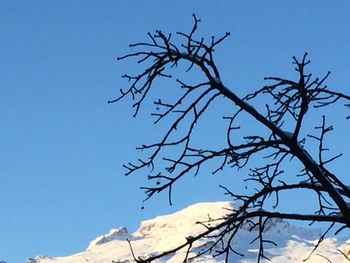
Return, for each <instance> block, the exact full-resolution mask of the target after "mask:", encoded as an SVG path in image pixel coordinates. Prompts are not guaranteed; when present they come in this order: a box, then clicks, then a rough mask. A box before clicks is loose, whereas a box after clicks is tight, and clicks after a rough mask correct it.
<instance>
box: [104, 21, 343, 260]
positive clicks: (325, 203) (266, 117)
mask: <svg viewBox="0 0 350 263" xmlns="http://www.w3.org/2000/svg"><path fill="white" fill-rule="evenodd" d="M193 17H194V24H193V27H192V30H191V31H190V33H189V34H185V33H182V32H178V33H176V37H175V38H176V39H175V40H173V38H174V37H173V35H172V34H164V33H163V32H161V31H156V32H155V34H150V33H149V34H148V37H149V42H144V43H137V44H132V45H130V47H132V48H133V49H134V50H136V51H133V52H132V53H130V54H127V55H125V56H122V57H120V58H118V59H129V58H136V59H137V60H138V61H137V62H138V63H139V64H141V65H145V66H144V68H143V70H142V71H141V72H140V73H139V74H137V75H135V76H131V75H124V76H123V77H124V78H125V79H127V80H128V81H129V83H130V84H129V88H128V89H126V90H123V89H122V90H120V92H121V95H120V96H119V97H118V98H117V99H115V100H112V101H110V103H113V102H117V101H119V100H120V99H123V98H125V97H127V96H131V98H132V100H133V107H134V109H135V113H134V115H135V116H136V115H137V113H138V112H139V110H140V108H141V105H142V104H143V103H144V102H145V101H146V100H147V98H148V96H149V93H150V91H151V90H152V89H154V88H156V87H155V86H156V85H155V82H156V80H157V79H158V78H167V79H172V78H173V77H172V75H171V74H170V73H171V72H174V71H175V72H176V70H179V68H183V67H184V66H185V67H186V68H187V70H186V74H191V73H192V74H195V75H196V77H197V76H199V74H201V77H200V78H196V79H200V80H201V81H199V82H198V83H191V84H188V83H185V81H183V80H180V79H176V82H177V83H178V86H179V88H178V90H177V91H176V92H177V93H176V94H178V95H177V98H176V100H175V101H174V100H173V99H174V98H168V99H169V100H173V101H172V102H166V101H165V100H166V99H165V98H159V99H157V100H155V101H154V105H155V109H156V111H155V113H153V114H152V115H153V116H154V117H155V123H159V122H160V121H162V120H163V119H169V120H171V122H170V126H169V128H168V130H166V132H165V133H164V134H163V136H162V137H161V138H160V140H159V141H158V142H156V143H153V144H149V145H142V146H141V147H140V148H139V149H140V150H143V151H146V152H147V153H148V155H147V157H146V158H144V159H141V158H140V159H138V160H137V161H136V162H134V163H131V162H130V163H128V164H127V165H125V168H126V175H129V174H132V173H135V172H142V173H146V174H147V176H148V177H147V178H148V180H149V181H150V185H149V186H146V187H141V188H142V189H144V190H145V193H146V200H147V199H149V198H151V197H152V196H154V195H155V194H157V193H160V192H162V191H168V193H169V202H170V204H171V196H172V193H171V191H172V187H173V185H174V184H175V183H176V182H177V181H178V180H179V179H180V178H182V177H184V176H186V175H188V174H191V175H196V174H198V173H200V172H202V170H201V168H202V167H203V166H204V164H207V163H209V162H212V163H213V164H215V168H214V169H213V170H212V171H211V172H212V173H217V172H219V171H222V170H223V169H224V168H236V169H237V170H244V171H247V173H246V174H245V180H247V181H251V182H253V184H254V185H255V187H254V189H252V190H251V191H250V194H246V193H244V194H243V193H237V192H235V191H232V190H231V189H230V187H229V186H221V187H222V188H223V189H224V191H225V193H226V194H228V195H230V196H232V199H233V200H234V201H235V202H236V203H237V204H239V205H238V207H237V208H235V209H234V210H232V211H230V212H229V213H228V214H227V216H226V217H225V218H223V219H222V220H221V221H220V222H219V223H218V224H216V225H209V224H207V223H205V222H202V224H203V225H205V226H206V231H205V232H203V233H201V234H200V235H197V236H194V237H191V238H188V239H187V241H186V242H185V243H184V244H182V245H180V246H179V247H177V248H175V249H173V250H170V251H164V253H160V254H158V255H152V256H150V257H149V258H146V259H145V258H143V259H142V258H137V257H136V256H135V260H136V261H137V262H151V261H153V260H155V259H158V258H161V257H164V256H165V255H169V254H171V253H174V252H176V251H177V250H179V249H182V248H186V247H187V248H188V250H190V248H191V247H192V245H193V243H194V242H195V241H197V240H199V239H202V238H208V237H211V238H214V240H215V242H214V243H213V245H211V246H210V247H209V248H206V249H205V250H204V251H201V252H200V253H198V255H197V256H201V255H203V254H204V253H209V252H210V253H212V254H213V255H214V256H218V255H224V256H225V258H226V261H228V258H229V255H230V253H239V252H238V251H235V250H234V249H233V247H232V245H231V241H232V240H233V239H234V238H235V236H236V234H237V232H238V231H239V229H240V228H241V227H242V226H243V225H244V224H246V223H247V222H250V223H251V225H252V227H251V229H257V230H258V231H257V237H256V241H258V242H259V244H260V245H259V252H258V259H257V261H258V262H260V261H261V260H262V259H264V258H266V256H265V254H264V245H265V244H266V243H273V240H266V239H265V238H264V230H265V228H266V225H267V224H266V222H267V221H268V220H269V219H270V218H281V219H293V220H302V221H309V222H326V223H328V224H329V227H328V229H327V230H326V231H325V233H324V235H325V234H327V232H328V231H329V230H330V229H333V228H335V229H334V230H337V231H336V233H338V232H340V231H342V230H344V229H347V228H348V227H349V226H350V208H349V206H348V201H349V198H350V189H349V188H348V186H346V185H345V184H344V183H343V182H342V180H341V179H340V178H339V175H335V174H334V173H332V171H330V168H329V167H330V166H329V164H330V163H331V162H332V161H334V160H335V159H337V158H338V157H340V156H341V154H338V155H330V154H329V153H326V151H327V150H329V149H328V148H327V146H326V142H325V138H326V136H327V135H328V134H329V133H330V132H331V131H332V130H333V127H332V125H330V124H328V120H326V116H321V115H317V113H319V112H320V110H322V111H323V110H324V109H325V108H326V107H333V106H334V105H335V104H336V103H342V104H343V105H344V106H345V108H349V107H350V96H348V95H346V94H343V93H340V92H337V91H333V90H331V89H329V88H328V87H327V86H326V85H325V81H326V79H327V78H328V76H329V74H330V73H329V72H328V73H327V74H325V76H323V77H321V78H314V77H313V76H312V75H311V74H309V73H307V69H306V67H307V65H308V64H309V63H310V60H309V59H308V55H307V54H304V55H303V56H302V57H301V58H300V59H297V58H295V57H293V65H294V67H295V70H296V73H297V76H296V79H287V78H282V77H267V78H265V80H266V81H267V82H268V84H267V85H265V86H263V87H262V88H259V89H257V90H256V91H255V92H252V93H250V94H247V95H245V96H241V97H240V96H238V95H237V94H236V93H234V92H233V89H231V88H229V87H227V86H226V85H225V83H223V81H222V78H221V75H220V71H219V69H218V68H217V64H216V63H215V61H214V50H215V48H217V46H219V44H220V43H222V41H224V40H225V39H226V38H227V37H228V36H229V33H226V34H224V35H223V36H222V37H220V38H215V37H212V38H211V39H209V41H207V40H205V39H203V38H199V39H196V38H195V34H196V32H197V27H198V24H199V22H200V20H199V19H197V18H196V16H195V15H193ZM184 76H185V75H184ZM222 100H224V101H226V102H228V103H230V104H231V114H230V115H226V116H222V117H223V121H224V122H226V123H227V129H226V131H225V133H226V138H225V146H224V147H218V148H215V149H213V148H209V147H206V144H205V143H204V142H203V145H200V146H198V145H197V144H198V143H197V144H194V143H193V140H194V139H193V138H195V136H196V127H197V126H198V124H199V123H200V122H201V121H202V119H203V116H205V115H206V113H207V111H208V110H209V108H210V107H213V105H214V104H215V102H216V101H222ZM262 101H263V102H264V103H263V104H264V105H263V106H261V102H262ZM310 114H311V115H310ZM312 114H316V115H312ZM242 116H244V118H245V119H244V120H245V121H242V118H243V117H242ZM309 116H320V119H319V121H320V122H319V123H320V124H319V125H318V126H317V127H316V129H315V130H314V129H313V130H311V131H309V130H307V128H308V127H307V125H305V122H306V120H307V119H308V118H310V117H309ZM345 117H346V115H345V116H344V118H345ZM346 118H349V117H346ZM247 120H250V121H251V122H253V123H254V124H256V127H261V129H263V132H262V130H261V129H260V128H259V129H255V130H252V131H247V130H246V129H244V128H243V126H244V124H245V123H246V122H247ZM242 133H243V134H242ZM170 152H171V154H170ZM252 159H254V161H252ZM164 163H165V165H164ZM291 167H300V169H299V172H298V173H294V171H293V169H291ZM284 171H287V172H284ZM300 190H302V191H305V192H309V193H311V194H312V196H313V198H314V200H316V203H317V207H316V209H315V207H312V206H310V211H308V212H307V213H304V212H300V213H299V212H298V213H295V212H293V213H288V212H283V211H281V210H280V209H279V207H280V206H279V204H280V202H282V201H283V200H282V199H283V198H284V195H283V193H284V192H286V191H300ZM271 203H273V205H271ZM296 209H297V207H296ZM324 235H322V237H321V238H320V242H321V241H322V239H323V238H324ZM320 242H319V243H320ZM317 246H318V244H317V245H316V247H315V249H316V248H317ZM187 257H188V254H187Z"/></svg>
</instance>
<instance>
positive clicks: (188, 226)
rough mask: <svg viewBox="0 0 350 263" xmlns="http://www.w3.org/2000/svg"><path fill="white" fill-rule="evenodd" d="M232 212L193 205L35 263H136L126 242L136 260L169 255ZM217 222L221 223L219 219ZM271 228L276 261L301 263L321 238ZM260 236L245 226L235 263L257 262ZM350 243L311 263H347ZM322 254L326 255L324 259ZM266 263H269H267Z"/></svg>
mask: <svg viewBox="0 0 350 263" xmlns="http://www.w3.org/2000/svg"><path fill="white" fill-rule="evenodd" d="M232 209H233V204H232V203H230V202H215V203H214V202H213V203H199V204H195V205H191V206H189V207H187V208H185V209H183V210H181V211H179V212H176V213H173V214H170V215H164V216H158V217H156V218H154V219H150V220H146V221H143V222H141V224H140V227H139V229H138V230H137V231H136V232H135V233H133V234H129V233H128V231H127V229H126V228H125V227H122V228H117V229H112V230H110V231H109V233H107V234H105V235H102V236H99V237H97V238H96V239H94V240H93V241H91V242H90V244H89V246H88V248H87V250H86V251H84V252H81V253H77V254H75V255H72V256H68V257H55V258H50V257H44V256H40V257H35V259H31V260H32V261H30V263H51V262H53V261H54V262H56V263H80V262H94V263H107V262H108V263H111V262H112V260H114V262H123V263H127V262H134V260H133V257H132V254H131V250H130V246H129V244H128V242H127V241H126V239H128V240H129V241H130V242H131V246H132V248H133V251H134V253H135V255H136V256H137V257H139V256H141V257H147V256H150V255H154V254H159V253H161V252H163V251H165V250H169V249H172V248H175V247H177V246H179V245H181V244H182V243H184V242H185V241H186V238H189V237H190V236H195V235H196V234H199V233H201V232H203V231H204V230H205V227H204V226H203V225H201V224H197V222H206V221H207V222H208V221H210V223H212V224H218V223H219V222H220V219H222V217H224V216H225V215H226V214H228V213H230V211H231V210H232ZM215 219H218V220H215ZM267 226H268V227H267V229H266V230H265V232H264V235H266V238H267V239H269V240H274V241H276V243H277V244H278V246H272V245H269V246H266V248H265V253H266V255H267V256H268V257H269V258H270V259H271V262H273V263H278V262H285V263H292V262H302V260H303V259H305V258H306V257H307V256H308V255H309V253H310V252H311V251H312V249H313V248H314V246H315V244H316V243H317V240H318V238H319V237H320V235H321V231H320V230H319V229H309V228H308V229H305V228H301V227H296V226H293V225H291V224H289V223H288V222H286V221H283V220H281V219H270V220H269V222H267ZM254 237H256V230H254V229H252V228H251V226H249V224H246V225H245V226H243V227H242V229H241V230H240V232H239V233H238V234H237V236H236V238H235V239H234V240H233V243H232V246H233V249H235V250H236V251H239V252H240V253H243V254H244V257H239V256H237V255H233V256H232V258H230V262H241V263H253V262H254V263H255V262H256V255H257V251H258V247H259V244H258V243H257V242H253V243H251V241H252V240H253V239H254ZM211 242H213V241H212V240H210V239H204V240H200V241H196V243H195V244H194V245H193V248H192V250H191V252H190V256H192V255H195V253H196V252H197V251H199V250H200V249H201V248H203V247H206V246H208V245H210V244H212V243H211ZM349 248H350V242H349V243H348V241H345V240H338V239H336V238H325V239H324V241H323V242H322V243H321V245H320V246H319V248H318V250H317V253H314V254H313V256H311V258H310V260H309V261H308V262H309V263H316V262H317V263H318V262H320V263H321V262H328V261H327V260H326V259H325V258H324V257H327V258H328V259H330V260H331V261H332V262H346V261H345V257H344V255H342V254H341V253H340V252H339V249H340V250H342V251H343V252H344V253H348V251H350V249H349ZM185 254H186V249H183V250H181V251H178V252H177V253H174V254H173V255H170V256H167V257H164V258H162V259H160V260H158V261H156V262H157V263H163V262H164V263H165V262H166V263H178V262H182V261H183V259H184V257H185ZM320 255H321V256H320ZM191 262H203V263H217V262H220V263H222V262H224V260H223V259H222V258H220V257H219V258H214V257H212V256H211V255H205V256H202V257H201V258H197V259H194V260H193V261H191ZM263 262H265V261H263Z"/></svg>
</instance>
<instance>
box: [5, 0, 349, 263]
mask: <svg viewBox="0 0 350 263" xmlns="http://www.w3.org/2000/svg"><path fill="white" fill-rule="evenodd" d="M193 12H195V13H196V14H197V16H198V17H200V18H201V19H202V23H201V25H200V33H202V34H203V35H206V36H211V35H220V34H222V33H224V32H226V31H229V32H231V34H232V35H231V37H230V38H229V39H228V40H227V41H226V42H225V43H224V44H223V45H222V49H221V50H219V51H218V54H217V61H218V65H219V67H220V68H221V71H222V73H223V81H225V83H227V85H228V86H232V87H235V88H236V89H237V90H236V92H237V93H239V94H245V92H246V91H249V90H253V89H254V88H256V87H259V86H261V85H262V84H263V77H264V76H267V75H281V74H282V75H283V73H285V74H291V72H292V67H291V63H290V62H291V57H292V56H293V55H296V56H301V55H302V54H303V53H304V52H305V51H308V52H309V54H310V58H311V59H312V62H313V64H312V65H311V68H312V71H313V72H314V73H315V74H320V75H321V74H323V73H325V72H327V71H328V70H331V71H332V72H333V74H332V76H331V78H330V80H329V81H328V84H329V86H332V87H333V86H334V87H335V89H337V90H339V91H344V92H346V91H347V90H348V87H350V77H349V69H350V54H349V43H350V31H349V25H350V16H349V13H350V2H349V1H345V0H344V1H341V0H338V1H330V0H329V1H325V0H322V1H320V0H317V1H316V0H310V1H301V0H297V1H283V0H278V1H277V0H275V1H246V0H241V1H209V0H206V1H188V0H179V1H165V0H164V1H161V0H157V1H97V0H96V1H92V0H90V1H78V0H75V1H68V0H62V1H48V0H46V1H43V0H35V1H34V0H28V1H15V0H2V1H0V32H1V41H0V123H1V128H0V138H1V139H0V145H1V150H0V211H1V216H0V259H3V260H7V262H8V263H15V262H24V260H25V258H26V257H29V256H35V255H37V254H45V255H49V256H58V255H69V254H72V253H75V252H78V251H80V250H84V249H85V248H86V247H87V245H88V242H89V241H90V240H91V239H93V238H94V237H95V236H97V235H100V234H103V233H105V232H107V231H108V230H109V229H110V228H113V227H118V226H127V227H128V228H129V229H130V230H131V231H133V230H135V229H136V227H137V224H138V222H139V221H140V220H142V219H146V218H150V217H154V216H155V215H157V214H163V213H168V212H170V211H175V210H177V209H179V208H182V207H184V206H186V205H189V204H191V203H194V202H199V201H214V200H224V199H225V197H224V195H223V194H222V191H221V190H220V189H219V188H218V187H217V185H218V184H219V183H227V184H229V183H231V181H232V178H230V177H224V176H222V177H218V176H216V177H214V178H213V177H209V176H202V177H201V178H196V179H195V180H194V179H193V178H188V179H186V180H185V181H184V182H181V183H180V184H179V186H178V187H177V188H175V190H176V192H175V193H174V205H173V206H172V207H169V206H168V204H167V199H166V196H165V195H160V196H158V197H156V198H154V199H152V200H150V201H149V202H148V203H146V208H145V209H144V210H141V209H140V208H141V205H142V199H143V198H144V195H143V192H142V191H140V190H139V186H140V185H142V184H143V182H145V181H144V178H140V177H135V176H132V177H127V178H126V177H125V176H123V169H122V164H123V163H125V162H127V161H129V160H133V159H135V158H136V157H137V152H136V151H135V147H136V146H138V145H140V144H141V143H144V142H151V141H152V138H157V137H158V136H159V135H160V134H159V133H158V132H157V129H156V127H154V126H153V125H152V122H151V121H150V120H149V119H148V118H147V117H145V116H146V115H145V114H141V115H140V116H139V117H138V118H136V119H134V118H132V110H131V108H130V104H129V103H128V101H127V100H126V101H123V102H121V103H119V104H113V105H108V104H107V101H108V100H109V99H113V98H114V97H115V96H117V95H118V91H119V89H120V88H121V87H124V86H123V85H125V82H123V80H122V79H121V78H120V77H121V75H122V74H124V73H126V72H129V73H132V72H133V70H134V69H135V67H134V64H133V63H131V62H117V60H116V57H118V56H120V55H122V54H125V53H126V52H128V51H129V48H128V45H129V43H132V42H136V41H144V40H145V39H146V34H147V32H150V31H151V32H152V31H153V30H155V29H162V30H163V31H165V32H176V31H186V30H189V29H190V27H191V25H192V16H191V15H192V13H193ZM146 111H147V109H146ZM332 117H334V118H337V116H335V115H334V116H332ZM141 131H142V132H141ZM343 135H346V133H345V132H343ZM332 143H334V145H335V146H334V147H335V148H336V150H339V151H341V150H344V151H346V150H347V146H348V143H347V141H344V140H343V141H340V140H339V141H337V139H334V141H333V142H332ZM337 169H339V171H341V172H342V173H344V174H346V172H348V171H349V168H347V167H344V166H339V167H338V168H337Z"/></svg>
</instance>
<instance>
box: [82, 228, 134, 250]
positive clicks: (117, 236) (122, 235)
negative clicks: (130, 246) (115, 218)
mask: <svg viewBox="0 0 350 263" xmlns="http://www.w3.org/2000/svg"><path fill="white" fill-rule="evenodd" d="M128 237H130V235H129V233H128V229H127V228H126V227H120V228H117V229H111V230H109V232H108V234H106V235H102V236H99V237H97V238H95V239H94V240H92V241H91V242H90V244H89V246H88V248H87V249H88V250H89V249H92V248H94V247H95V246H97V245H101V244H105V243H107V242H110V241H113V240H126V239H127V238H128Z"/></svg>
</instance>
